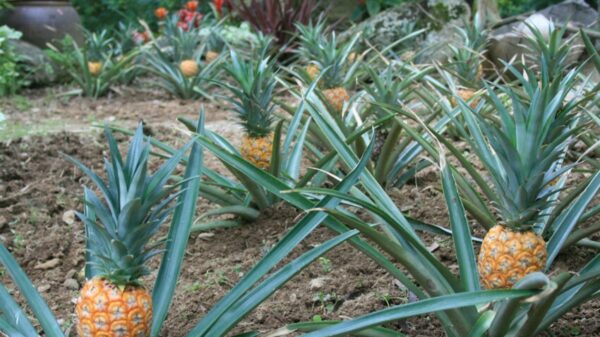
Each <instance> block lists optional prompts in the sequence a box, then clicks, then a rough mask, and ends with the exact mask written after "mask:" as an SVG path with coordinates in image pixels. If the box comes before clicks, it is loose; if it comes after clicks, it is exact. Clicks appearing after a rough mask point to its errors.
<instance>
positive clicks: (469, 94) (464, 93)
mask: <svg viewBox="0 0 600 337" xmlns="http://www.w3.org/2000/svg"><path fill="white" fill-rule="evenodd" d="M456 94H457V95H458V97H460V98H462V100H463V101H465V102H468V101H469V100H470V99H471V98H473V96H475V90H472V89H462V88H461V89H458V90H457V91H456ZM450 103H452V107H453V108H456V106H458V102H457V101H456V99H455V98H454V97H452V99H451V100H450ZM477 104H479V99H475V100H473V101H472V102H471V104H469V105H470V106H471V108H473V109H475V108H476V107H477Z"/></svg>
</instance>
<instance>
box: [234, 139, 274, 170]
mask: <svg viewBox="0 0 600 337" xmlns="http://www.w3.org/2000/svg"><path fill="white" fill-rule="evenodd" d="M240 152H241V153H242V157H244V159H246V160H247V161H249V162H251V163H252V164H254V165H256V167H260V168H261V169H263V170H266V169H268V168H269V167H270V166H271V155H272V153H273V134H270V135H268V136H264V137H250V136H248V135H245V136H244V137H243V138H242V147H241V148H240Z"/></svg>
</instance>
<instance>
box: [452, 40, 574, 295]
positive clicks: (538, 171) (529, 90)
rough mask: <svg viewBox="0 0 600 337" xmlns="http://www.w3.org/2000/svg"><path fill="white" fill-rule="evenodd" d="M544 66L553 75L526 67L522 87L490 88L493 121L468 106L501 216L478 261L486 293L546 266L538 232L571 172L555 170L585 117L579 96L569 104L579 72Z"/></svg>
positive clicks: (549, 64) (475, 144)
mask: <svg viewBox="0 0 600 337" xmlns="http://www.w3.org/2000/svg"><path fill="white" fill-rule="evenodd" d="M539 43H540V45H543V44H544V43H545V42H543V41H540V42H539ZM542 67H552V71H548V69H543V68H542V69H540V71H539V75H538V74H536V72H534V71H533V70H532V69H531V68H526V72H527V77H526V78H525V77H520V84H521V85H522V89H521V88H519V87H512V86H509V85H503V86H500V89H501V91H502V94H500V95H499V94H496V93H495V92H494V90H493V89H492V88H488V90H487V91H488V95H489V96H490V101H491V102H493V108H494V110H495V111H497V113H498V115H499V117H498V118H497V119H495V120H493V118H492V117H489V118H485V117H483V116H482V115H479V114H477V113H475V112H473V111H471V110H470V109H464V107H465V105H463V109H462V112H463V116H464V118H465V121H466V123H467V125H469V132H470V133H471V134H473V135H475V136H473V138H471V140H470V141H469V142H470V143H471V144H472V146H473V147H474V148H475V151H476V153H477V154H478V157H479V158H480V159H481V161H482V162H483V164H484V166H485V168H486V170H487V171H488V172H489V178H490V180H491V181H492V183H493V190H494V191H495V195H496V196H495V198H494V199H495V200H493V203H494V206H495V208H497V210H498V211H499V214H500V221H499V222H498V224H497V225H496V226H494V227H493V228H491V229H490V230H489V231H488V233H487V235H486V236H485V238H484V240H483V243H482V245H481V250H480V252H479V257H478V267H479V272H480V278H481V281H482V283H483V285H484V286H485V287H486V288H508V287H511V286H512V285H514V284H515V282H517V281H519V280H520V279H522V278H523V277H524V276H525V275H527V274H529V273H531V272H534V271H541V270H543V269H544V268H545V266H546V259H547V251H546V243H545V241H544V238H543V237H542V234H543V233H542V232H541V229H540V228H543V227H544V226H543V221H544V217H545V215H547V214H548V212H549V210H551V208H552V206H553V204H554V198H553V196H554V195H555V194H556V193H555V192H556V188H554V187H553V183H552V182H553V181H555V180H556V179H558V178H560V177H561V176H562V175H563V174H564V173H565V172H566V171H567V170H568V168H569V167H570V166H566V167H563V168H560V167H558V166H557V165H558V164H559V163H560V161H561V158H562V156H563V154H564V153H565V151H566V150H567V148H568V146H569V144H570V143H571V142H572V140H573V139H574V138H575V135H576V133H577V132H578V128H577V127H574V123H576V121H577V118H578V115H579V113H580V111H578V102H577V101H576V98H569V99H567V95H569V94H570V93H571V92H573V90H574V88H573V86H574V83H575V79H576V77H577V71H571V72H568V73H567V72H565V71H564V70H565V68H564V65H561V64H560V62H547V63H544V65H543V66H542ZM510 69H511V70H512V71H514V73H515V74H517V73H518V71H517V70H516V69H515V68H512V67H511V68H510ZM503 96H505V97H508V98H509V99H510V101H509V102H506V100H505V99H504V98H503ZM463 134H465V133H464V132H463Z"/></svg>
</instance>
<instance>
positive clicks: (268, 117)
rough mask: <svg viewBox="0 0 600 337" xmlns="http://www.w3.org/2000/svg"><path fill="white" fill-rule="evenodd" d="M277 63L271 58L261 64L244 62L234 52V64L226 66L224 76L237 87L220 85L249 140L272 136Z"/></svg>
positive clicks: (232, 59) (232, 55) (232, 54)
mask: <svg viewBox="0 0 600 337" xmlns="http://www.w3.org/2000/svg"><path fill="white" fill-rule="evenodd" d="M273 67H274V61H273V60H272V59H270V58H268V57H266V58H263V59H262V60H260V61H258V62H256V61H245V60H242V59H240V58H239V57H238V55H237V54H236V53H235V52H234V51H233V50H232V51H231V63H229V64H226V65H224V69H225V72H226V73H228V74H229V75H230V76H231V77H232V78H233V80H234V82H235V84H236V85H235V86H233V85H230V84H226V83H223V82H219V84H220V85H221V86H223V87H224V88H226V89H228V90H229V91H230V92H231V93H232V94H233V97H231V98H228V99H227V100H228V101H229V102H230V103H232V104H233V109H234V110H235V112H236V113H237V114H238V116H239V118H240V120H241V124H242V125H243V127H244V128H245V130H246V132H247V133H248V135H249V136H252V137H263V136H267V135H269V134H270V133H271V125H272V124H273V111H274V110H275V104H274V103H273V101H272V99H273V91H274V89H275V85H276V83H277V82H276V80H275V73H274V70H273Z"/></svg>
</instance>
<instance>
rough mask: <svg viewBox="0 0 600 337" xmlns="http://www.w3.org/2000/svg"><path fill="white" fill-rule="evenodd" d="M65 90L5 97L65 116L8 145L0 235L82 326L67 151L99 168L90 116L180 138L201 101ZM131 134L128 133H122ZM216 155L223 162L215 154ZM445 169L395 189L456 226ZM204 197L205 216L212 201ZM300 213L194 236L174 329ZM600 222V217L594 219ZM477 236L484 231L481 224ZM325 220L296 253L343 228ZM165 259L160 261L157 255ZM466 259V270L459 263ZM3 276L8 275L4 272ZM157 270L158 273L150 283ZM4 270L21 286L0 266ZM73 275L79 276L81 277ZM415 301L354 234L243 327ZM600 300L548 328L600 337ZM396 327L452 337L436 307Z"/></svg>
mask: <svg viewBox="0 0 600 337" xmlns="http://www.w3.org/2000/svg"><path fill="white" fill-rule="evenodd" d="M61 90H64V88H54V89H47V90H32V91H29V92H27V93H25V94H24V96H23V98H25V101H26V104H24V103H23V102H21V103H19V101H18V100H3V101H0V111H2V112H3V113H5V114H6V115H7V116H8V118H9V121H13V122H15V121H16V122H18V123H19V124H20V125H31V126H34V125H35V124H36V123H40V122H41V121H47V120H58V121H65V122H64V123H60V127H57V128H55V129H53V130H51V132H48V133H46V134H44V135H28V136H25V137H21V138H15V139H10V140H7V141H5V142H3V143H0V241H2V243H3V244H4V245H6V246H7V247H8V248H9V250H10V251H11V252H12V253H13V254H14V256H15V257H16V258H17V260H18V261H19V263H20V264H21V265H22V266H23V268H24V269H25V271H26V272H27V274H28V275H29V276H30V278H31V279H32V281H33V282H34V284H35V285H36V286H37V288H38V290H39V291H40V292H41V293H42V295H43V296H44V298H45V299H46V300H47V301H48V302H49V304H50V306H51V309H52V310H53V311H54V312H55V313H56V315H57V317H58V318H59V319H60V320H61V321H62V323H63V324H64V326H65V327H69V326H71V325H72V322H73V319H74V316H73V301H74V299H75V298H76V296H77V291H78V288H79V287H80V286H81V279H80V278H79V273H80V271H81V269H82V268H83V264H84V253H83V245H84V237H83V226H82V224H81V223H80V222H79V221H78V220H77V219H75V218H74V217H73V214H72V211H73V210H80V209H82V203H81V194H82V186H83V184H88V183H89V181H88V180H87V178H85V177H84V176H83V174H82V172H81V171H79V170H76V169H74V168H73V166H72V165H71V164H69V163H68V162H67V161H66V160H65V159H64V158H63V157H62V155H61V154H63V153H64V154H67V155H71V156H73V157H75V158H78V159H79V160H81V161H82V162H83V163H84V164H86V165H88V166H90V167H92V168H94V169H95V170H97V171H99V170H100V169H101V166H102V158H103V157H104V156H105V155H106V154H107V148H106V145H105V142H104V139H103V137H102V135H101V133H100V132H99V131H98V130H97V129H94V128H90V125H91V124H92V123H99V124H102V123H104V122H110V123H116V124H119V125H123V126H125V127H127V128H130V129H131V128H132V127H134V126H135V124H136V123H137V122H138V121H140V120H144V122H145V123H146V125H147V127H148V132H149V133H151V134H152V135H153V136H155V137H157V138H158V139H160V140H163V141H166V142H168V143H170V144H173V145H181V144H183V142H185V141H186V140H187V137H186V136H185V132H183V131H182V130H183V129H184V128H183V127H182V126H181V124H178V123H177V122H176V120H175V119H176V117H181V116H185V117H195V116H196V114H197V111H198V109H199V108H200V105H201V104H202V103H201V102H184V101H179V100H175V99H172V98H171V97H169V96H167V95H165V94H163V93H161V92H158V91H154V90H151V89H144V90H134V89H130V88H122V89H120V90H119V93H117V94H115V93H113V94H112V95H111V96H109V97H107V98H103V99H100V100H97V101H93V100H90V99H87V98H79V97H77V98H64V97H63V98H56V97H55V95H56V94H57V93H60V92H61ZM204 106H205V107H206V110H207V116H208V123H207V127H208V128H210V129H213V130H217V131H219V132H220V133H221V134H222V135H223V136H224V137H226V138H228V139H231V140H234V142H237V139H236V138H237V137H238V136H237V135H238V130H239V127H238V126H237V125H236V124H235V122H234V119H233V118H232V117H231V116H230V114H229V112H227V111H226V110H224V109H223V107H221V106H220V105H219V104H215V103H209V102H204ZM119 139H120V141H122V142H123V141H125V140H126V139H125V137H119ZM207 164H208V165H210V166H211V167H214V168H218V167H219V166H220V165H219V164H218V163H217V162H216V160H215V159H214V158H213V157H211V156H208V158H207ZM439 190H440V186H439V176H438V172H436V170H435V169H431V170H428V171H426V172H423V173H422V174H421V175H420V176H419V178H418V179H417V180H416V181H415V182H412V183H411V184H409V185H408V186H406V187H405V188H403V189H402V190H392V191H390V194H391V195H392V196H393V198H394V200H396V202H397V203H398V205H400V207H401V209H403V210H404V211H405V212H408V213H410V214H411V215H412V216H414V217H416V218H418V219H422V220H424V221H426V222H430V223H435V224H439V225H443V226H447V225H448V221H447V213H446V208H445V203H444V200H443V196H442V194H441V193H440V192H439ZM212 207H213V206H212V205H210V204H209V203H208V202H207V201H205V200H201V203H200V204H199V207H198V214H201V213H202V212H204V211H206V210H207V209H210V208H212ZM300 216H301V214H300V212H298V211H297V210H295V209H293V208H291V207H289V206H286V205H283V204H279V205H276V206H275V207H273V208H272V209H270V210H268V211H267V212H265V213H264V214H263V215H262V216H261V218H260V219H259V220H257V221H255V222H253V223H248V224H246V225H244V226H242V227H238V228H232V229H219V230H213V231H210V232H207V233H201V234H194V235H193V236H192V237H191V238H190V244H189V246H188V249H187V253H186V256H185V262H184V266H183V269H182V274H181V278H180V281H179V285H178V288H177V293H176V296H175V299H174V303H173V306H172V309H171V311H170V313H169V317H168V320H167V322H166V324H165V329H164V333H163V335H164V336H169V337H179V336H185V335H186V332H188V331H190V330H191V329H192V328H193V327H194V326H195V324H196V323H197V322H198V321H199V320H200V318H201V317H202V316H203V315H204V314H206V313H207V312H208V310H209V309H210V308H211V307H212V306H213V305H214V304H215V303H216V302H217V301H218V300H219V299H220V298H221V297H222V296H223V295H224V294H226V293H227V291H228V290H229V289H231V287H232V286H233V285H234V284H235V283H236V282H237V281H238V280H239V279H240V277H241V276H242V275H243V274H244V273H245V272H247V271H248V270H250V268H252V266H253V265H255V264H256V262H257V261H258V260H260V258H261V257H262V256H263V255H264V254H265V253H266V252H267V251H268V250H269V249H270V248H271V247H272V246H273V245H274V244H275V243H276V242H277V241H278V240H279V239H280V238H281V237H282V236H283V235H284V234H285V233H286V232H287V231H289V230H290V229H291V228H292V227H293V226H294V224H295V223H296V221H297V220H298V218H299V217H300ZM592 220H594V221H598V220H599V219H592ZM477 233H478V234H481V233H483V232H482V231H481V230H480V229H479V230H477ZM333 236H334V234H333V233H331V232H330V231H329V230H327V229H326V228H318V229H317V230H316V231H314V232H313V233H312V234H311V235H310V236H309V237H308V238H307V239H306V240H305V241H304V242H303V243H302V244H301V245H300V246H299V247H297V249H296V250H295V251H294V253H293V254H292V256H291V257H290V258H293V257H296V256H298V255H299V254H300V253H302V252H303V251H306V250H307V249H310V248H312V247H314V246H315V245H317V244H319V243H321V242H323V241H324V240H326V239H328V238H331V237H333ZM423 237H424V240H425V241H426V242H427V244H428V245H429V246H430V247H431V248H432V250H434V252H435V254H436V255H438V257H439V258H440V259H441V261H442V262H443V263H445V264H447V265H448V266H452V267H456V261H455V259H454V252H453V247H452V241H451V240H450V239H449V238H447V237H442V236H433V235H429V234H423ZM597 253H598V252H597V251H594V250H591V249H587V248H581V247H576V248H572V249H570V250H569V251H568V252H566V253H565V254H562V255H561V256H560V258H559V261H558V262H557V266H558V269H567V266H568V267H569V268H568V269H569V270H576V269H574V268H576V267H577V266H581V265H582V264H583V263H585V261H589V259H590V258H591V257H593V256H594V255H595V254H597ZM153 263H154V264H155V265H157V261H153ZM455 269H456V268H455ZM4 274H5V273H4ZM153 277H154V275H150V277H149V279H148V282H151V280H152V278H153ZM0 279H1V280H2V282H3V283H5V284H7V285H8V288H9V289H10V290H11V291H15V286H14V284H13V283H11V281H10V280H9V278H8V276H7V275H3V273H2V269H0ZM74 281H75V283H74ZM412 300H415V298H414V296H413V295H412V294H409V293H407V291H406V290H405V289H403V288H402V287H400V286H399V285H398V284H396V283H395V282H394V280H393V278H392V277H390V276H389V275H388V274H387V273H386V272H385V271H384V270H382V269H381V268H379V267H378V266H377V265H376V264H375V263H374V262H372V261H371V260H369V259H368V258H366V257H365V256H363V255H362V254H361V253H360V252H358V251H357V250H356V249H354V248H353V247H351V246H350V245H349V244H343V245H341V246H339V247H337V248H336V249H334V250H333V251H331V252H330V253H329V254H327V256H326V258H325V259H321V260H319V261H318V262H316V263H314V264H313V265H311V266H310V267H309V268H307V269H305V270H303V271H302V272H301V273H300V274H298V275H297V276H295V277H294V278H293V279H292V281H291V282H289V283H288V284H286V285H285V286H284V287H283V288H282V289H280V290H279V291H277V292H276V293H275V294H274V295H273V296H272V297H271V298H270V299H269V300H267V301H266V302H264V303H263V304H262V305H261V306H259V307H258V308H257V309H256V310H254V312H253V313H252V314H251V315H250V316H248V317H247V318H246V319H245V320H244V321H242V322H241V323H240V324H239V326H238V328H237V329H236V330H235V332H236V333H239V332H243V331H250V330H258V331H261V332H269V331H273V330H275V329H278V328H280V327H283V326H285V325H286V324H288V323H293V322H301V321H308V320H311V319H313V318H314V317H316V316H320V317H321V318H322V319H324V320H325V319H348V318H351V317H356V316H359V315H361V314H365V313H368V312H372V311H374V310H378V309H383V308H385V307H387V306H390V305H396V304H401V303H406V302H408V301H412ZM599 310H600V301H598V300H595V301H591V302H588V303H586V304H584V305H583V306H581V307H580V308H578V309H576V310H574V311H573V312H570V313H568V314H567V315H565V316H564V317H563V318H562V319H561V320H559V321H558V322H557V323H556V324H554V325H553V326H552V328H551V332H550V333H549V334H548V336H600V319H599V318H600V314H599V312H600V311H599ZM389 327H392V328H395V329H397V330H398V331H401V332H403V333H405V334H406V335H408V336H443V335H444V333H443V330H442V329H441V328H440V326H439V323H438V322H437V320H436V318H435V317H434V316H422V317H416V318H412V319H408V320H404V321H400V322H395V323H393V324H391V325H389Z"/></svg>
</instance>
